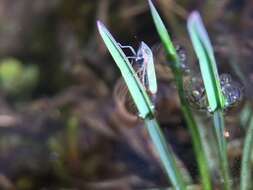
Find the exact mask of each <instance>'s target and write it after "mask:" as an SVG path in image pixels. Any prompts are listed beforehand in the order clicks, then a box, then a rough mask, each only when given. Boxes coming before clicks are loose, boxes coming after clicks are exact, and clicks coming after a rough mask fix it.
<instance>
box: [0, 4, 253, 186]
mask: <svg viewBox="0 0 253 190" xmlns="http://www.w3.org/2000/svg"><path fill="white" fill-rule="evenodd" d="M154 3H155V5H156V7H157V8H159V11H160V13H161V15H162V16H163V19H164V21H165V22H166V23H167V28H168V30H169V32H170V34H171V36H172V38H173V40H174V41H175V42H176V43H178V44H182V45H183V46H184V47H185V48H186V50H187V60H188V64H189V68H190V72H192V73H194V74H195V73H198V69H197V66H196V60H195V57H194V56H193V54H192V50H191V45H190V43H189V38H188V35H187V32H186V19H187V16H188V14H189V13H190V12H191V11H192V10H195V9H197V10H199V11H200V12H201V15H202V16H203V19H204V22H205V25H206V26H207V29H208V31H209V34H210V37H211V39H212V43H213V45H214V47H215V53H216V56H217V60H218V61H217V62H218V64H219V67H220V68H219V69H220V71H221V72H226V73H230V74H231V75H233V77H234V78H236V79H238V80H239V81H240V83H242V84H243V86H244V89H245V99H246V100H247V101H248V102H250V103H251V102H252V101H251V99H252V89H250V88H249V87H250V86H251V85H252V82H253V67H252V53H253V52H252V48H253V9H252V6H253V1H251V0H205V1H204V0H202V1H201V0H180V1H176V0H157V1H154ZM98 19H99V20H101V21H102V22H104V24H105V25H106V26H107V27H108V28H109V30H110V32H111V33H112V34H113V35H114V37H115V38H116V39H117V40H118V41H119V42H120V43H122V44H126V45H132V46H133V47H134V48H137V47H138V45H139V43H140V41H145V42H146V43H147V44H148V45H149V46H150V47H152V49H153V50H154V55H155V58H156V59H155V60H156V63H155V64H156V67H157V75H158V80H159V92H158V94H157V99H156V110H157V117H158V120H159V122H160V124H161V126H162V127H163V129H164V130H165V132H166V135H167V137H168V141H169V142H170V143H171V144H172V146H173V148H174V151H175V153H176V154H177V155H178V158H179V159H178V161H179V160H181V161H179V162H180V163H181V164H182V163H184V165H183V164H182V167H183V168H184V167H186V168H187V169H188V170H189V171H190V174H191V176H192V177H193V181H194V182H195V183H198V174H197V171H196V164H195V160H194V155H193V152H192V147H191V139H190V136H189V134H188V132H187V130H186V127H185V123H184V121H183V118H182V117H181V114H180V107H179V103H178V97H177V93H176V89H175V86H174V84H173V76H172V75H171V73H170V71H169V70H168V69H167V67H166V66H165V65H164V61H163V60H164V58H163V53H162V50H161V48H160V45H159V39H158V36H157V33H156V31H155V28H154V25H153V22H152V19H151V16H150V13H149V9H148V4H147V1H145V0H120V1H119V0H92V1H91V0H0V189H7V190H9V189H10V190H14V189H18V190H23V189H25V190H28V189H29V190H30V189H43V190H47V189H50V190H51V189H52V190H55V189H88V190H92V189H99V190H100V189H103V190H104V189H110V190H112V189H115V190H116V189H126V190H128V189H129V190H130V189H145V188H153V187H166V186H169V184H168V183H167V180H166V178H165V176H164V175H163V171H162V169H161V167H160V163H159V160H158V156H157V155H156V153H155V151H154V150H153V147H152V144H151V142H150V140H149V137H148V135H147V133H146V131H145V128H144V126H143V124H142V122H141V120H140V119H138V118H137V117H136V116H135V113H134V110H133V109H131V108H129V107H127V106H126V104H125V100H126V99H127V97H125V96H126V95H125V94H124V93H123V94H120V93H119V92H121V90H122V83H121V82H120V79H119V77H120V73H119V71H118V69H117V68H116V65H115V63H114V62H113V60H112V58H111V57H110V55H109V53H108V51H107V50H106V48H105V46H104V44H103V42H102V40H101V38H100V37H99V35H98V31H97V28H96V20H98ZM128 53H130V52H128ZM237 67H239V68H240V70H238V69H237ZM232 114H233V117H231V118H237V117H238V114H237V112H235V113H232ZM228 118H229V114H228ZM205 119H206V120H208V118H205ZM228 124H229V125H231V131H232V132H231V135H230V138H231V139H233V138H236V137H237V136H239V137H240V134H241V133H240V131H239V132H238V129H237V128H236V127H237V120H236V119H234V120H233V119H230V120H229V122H228ZM233 130H234V132H233ZM238 154H240V153H238ZM236 156H237V157H240V156H238V155H235V157H236ZM234 160H235V165H236V163H237V160H236V159H234ZM235 172H236V171H235ZM237 172H238V170H237ZM186 176H187V175H186Z"/></svg>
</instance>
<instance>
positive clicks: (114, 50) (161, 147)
mask: <svg viewBox="0 0 253 190" xmlns="http://www.w3.org/2000/svg"><path fill="white" fill-rule="evenodd" d="M97 25H98V29H99V32H100V35H101V37H102V39H103V40H104V42H105V45H106V46H107V48H108V50H109V52H110V53H111V55H112V57H113V59H114V61H115V62H116V64H117V66H118V67H119V69H120V71H121V74H122V76H123V78H124V80H125V82H126V85H127V87H128V89H129V91H130V94H131V96H132V98H133V100H134V103H135V105H136V107H137V109H138V111H139V112H140V115H141V116H142V117H143V119H144V121H145V125H146V127H147V129H148V132H149V134H150V136H151V139H152V140H153V143H154V145H155V148H156V150H157V151H158V154H159V156H160V158H161V161H162V164H163V166H164V168H165V171H166V173H167V175H168V177H169V179H170V181H171V183H172V185H173V187H174V188H175V189H176V190H185V189H186V188H185V184H184V182H183V177H182V174H181V173H180V169H179V168H178V166H177V165H176V162H175V158H174V156H173V151H172V149H171V148H170V146H169V145H167V143H166V140H165V137H164V135H163V133H162V131H161V129H160V127H159V125H158V123H157V121H156V120H155V118H154V113H153V106H152V104H151V102H150V100H149V97H148V95H147V93H146V92H145V89H144V87H143V86H142V84H141V82H140V80H139V78H138V77H137V75H136V73H135V72H134V69H133V68H132V66H131V64H130V63H129V61H128V59H127V58H126V56H125V54H124V52H123V51H122V50H121V48H120V47H119V46H118V43H117V42H116V40H115V39H114V38H113V37H112V35H111V34H110V32H109V31H108V30H107V29H106V27H105V26H104V25H103V24H102V23H101V22H99V21H98V22H97Z"/></svg>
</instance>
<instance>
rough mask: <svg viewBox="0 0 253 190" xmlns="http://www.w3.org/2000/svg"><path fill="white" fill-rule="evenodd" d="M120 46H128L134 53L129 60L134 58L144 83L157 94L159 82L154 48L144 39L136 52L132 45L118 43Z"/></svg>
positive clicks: (134, 63) (152, 92)
mask: <svg viewBox="0 0 253 190" xmlns="http://www.w3.org/2000/svg"><path fill="white" fill-rule="evenodd" d="M118 44H119V46H120V47H121V48H122V49H123V48H128V49H130V50H131V52H132V53H133V56H128V57H127V58H128V59H129V60H132V61H131V62H132V63H133V66H134V68H136V73H137V75H138V76H139V78H140V80H141V83H142V85H143V86H144V87H145V89H146V90H148V91H150V92H151V94H156V92H157V82H156V74H155V66H154V59H153V53H152V50H151V49H150V48H149V46H148V45H147V44H146V43H144V42H143V41H142V42H141V43H140V46H139V48H138V50H137V52H135V50H134V49H133V47H131V46H123V45H121V44H120V43H118Z"/></svg>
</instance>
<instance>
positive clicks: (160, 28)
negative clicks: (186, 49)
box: [149, 0, 180, 67]
mask: <svg viewBox="0 0 253 190" xmlns="http://www.w3.org/2000/svg"><path fill="white" fill-rule="evenodd" d="M149 6H150V10H151V14H152V17H153V21H154V24H155V26H156V28H157V32H158V34H159V36H160V38H161V41H162V42H163V45H164V46H165V49H166V50H168V51H167V53H168V55H167V59H168V60H169V61H171V62H172V63H174V64H178V62H177V52H176V49H175V47H174V46H173V44H172V42H171V39H170V36H169V35H168V32H167V29H166V27H165V25H164V24H163V21H162V19H161V17H160V16H159V14H158V12H157V11H156V9H155V7H154V5H153V3H152V1H151V0H149ZM177 66H178V67H179V66H180V65H179V64H178V65H177Z"/></svg>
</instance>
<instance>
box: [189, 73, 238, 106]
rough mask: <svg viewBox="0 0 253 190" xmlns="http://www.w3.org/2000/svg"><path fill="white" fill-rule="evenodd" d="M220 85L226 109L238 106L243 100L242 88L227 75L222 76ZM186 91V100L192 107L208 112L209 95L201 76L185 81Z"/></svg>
mask: <svg viewBox="0 0 253 190" xmlns="http://www.w3.org/2000/svg"><path fill="white" fill-rule="evenodd" d="M220 84H221V90H222V93H223V96H224V98H225V108H226V109H228V108H230V107H233V106H236V105H238V103H239V102H240V101H241V100H242V98H243V90H242V86H241V85H240V84H239V83H238V82H236V81H234V80H232V77H231V75H229V74H226V73H225V74H221V75H220ZM184 90H185V94H186V99H187V100H188V102H189V104H190V105H191V106H192V107H194V108H196V109H199V110H207V111H208V100H207V95H206V91H205V87H204V84H203V81H202V79H201V77H200V76H195V77H190V78H187V79H185V82H184Z"/></svg>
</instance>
